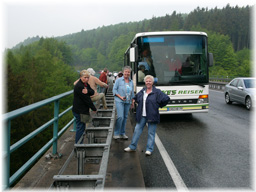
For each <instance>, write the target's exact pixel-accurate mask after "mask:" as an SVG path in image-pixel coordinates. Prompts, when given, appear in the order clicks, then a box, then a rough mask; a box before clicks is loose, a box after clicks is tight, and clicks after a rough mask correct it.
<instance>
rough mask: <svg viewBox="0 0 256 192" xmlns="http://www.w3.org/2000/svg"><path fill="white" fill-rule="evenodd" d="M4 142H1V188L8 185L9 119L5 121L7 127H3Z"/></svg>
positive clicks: (5, 187)
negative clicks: (2, 155)
mask: <svg viewBox="0 0 256 192" xmlns="http://www.w3.org/2000/svg"><path fill="white" fill-rule="evenodd" d="M3 132H4V137H3V139H4V143H3V151H4V158H3V161H4V162H3V165H4V166H3V170H4V171H3V189H4V190H5V189H8V188H9V187H10V180H9V178H10V155H11V154H10V143H11V120H8V121H7V128H6V129H4V131H3Z"/></svg>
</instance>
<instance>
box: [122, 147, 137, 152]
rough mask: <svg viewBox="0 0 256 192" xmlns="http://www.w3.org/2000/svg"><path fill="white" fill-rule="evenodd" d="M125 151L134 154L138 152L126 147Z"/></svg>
mask: <svg viewBox="0 0 256 192" xmlns="http://www.w3.org/2000/svg"><path fill="white" fill-rule="evenodd" d="M124 151H126V152H132V151H136V150H133V149H131V148H130V147H126V148H125V149H124Z"/></svg>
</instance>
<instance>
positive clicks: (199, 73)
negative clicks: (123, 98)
mask: <svg viewBox="0 0 256 192" xmlns="http://www.w3.org/2000/svg"><path fill="white" fill-rule="evenodd" d="M124 65H129V66H130V67H131V68H132V69H133V70H132V74H131V78H132V79H133V81H134V85H135V86H134V87H135V90H134V91H135V93H138V92H139V91H140V90H141V89H142V88H143V86H144V85H145V84H144V81H143V78H144V77H145V75H148V74H150V75H152V76H154V77H155V83H154V84H155V86H156V87H157V88H159V89H161V90H162V91H163V92H164V93H166V94H167V95H168V96H169V97H170V99H171V100H170V102H169V104H168V105H167V106H166V107H164V108H160V109H159V110H160V114H173V113H196V112H208V109H209V85H208V83H209V70H208V69H209V66H212V65H213V55H212V53H208V44H207V34H206V33H204V32H192V31H190V32H189V31H176V32H174V31H163V32H145V33H138V34H136V35H135V37H134V39H133V40H132V42H131V45H130V46H129V47H128V49H127V50H126V52H125V58H124Z"/></svg>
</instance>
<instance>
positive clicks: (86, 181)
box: [51, 92, 115, 190]
mask: <svg viewBox="0 0 256 192" xmlns="http://www.w3.org/2000/svg"><path fill="white" fill-rule="evenodd" d="M106 102H107V107H108V109H107V110H104V109H102V105H101V106H100V107H99V109H98V111H97V113H96V115H95V116H93V117H92V120H91V122H90V123H89V126H88V127H87V128H86V129H85V135H86V137H87V143H83V144H75V145H74V150H73V151H72V153H71V154H70V156H69V158H68V159H67V161H66V163H65V164H64V166H63V167H62V169H61V171H60V172H59V174H58V175H55V176H54V177H53V179H54V183H53V185H52V186H51V188H55V189H57V190H62V189H64V190H72V189H79V188H80V189H81V188H83V190H85V189H89V190H90V189H100V190H103V189H104V185H105V180H106V174H107V166H108V159H109V152H110V145H111V141H112V136H113V129H114V123H115V105H114V98H113V95H112V93H111V92H108V93H107V95H106ZM82 137H84V135H83V136H82ZM81 139H82V138H81ZM85 142H86V141H85ZM74 155H75V156H76V158H77V174H76V175H74V174H70V175H62V173H63V172H64V171H65V169H66V168H67V167H68V166H69V163H70V161H71V159H72V158H73V156H74ZM90 163H100V166H99V170H95V171H94V174H87V175H86V174H85V169H86V165H88V164H90ZM95 173H97V174H95Z"/></svg>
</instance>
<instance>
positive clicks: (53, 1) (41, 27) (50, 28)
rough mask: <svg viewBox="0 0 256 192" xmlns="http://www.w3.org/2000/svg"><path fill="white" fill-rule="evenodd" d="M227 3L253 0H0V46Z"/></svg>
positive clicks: (10, 45) (242, 3) (242, 4)
mask: <svg viewBox="0 0 256 192" xmlns="http://www.w3.org/2000/svg"><path fill="white" fill-rule="evenodd" d="M195 2H196V3H195ZM199 2H200V3H199ZM228 3H229V4H230V6H236V5H238V6H239V7H243V6H246V5H253V4H255V3H254V0H229V1H228V0H205V1H191V0H176V1H173V0H147V1H146V0H126V1H124V0H118V1H117V0H105V1H104V0H93V1H91V0H82V1H81V0H44V1H42V0H35V1H28V0H2V1H1V9H2V15H1V16H2V19H1V22H2V27H1V28H2V33H3V34H2V39H3V44H2V46H4V47H3V48H12V47H13V46H15V45H16V44H18V43H20V42H22V41H23V40H25V39H26V38H28V37H35V36H37V35H38V36H40V37H57V36H63V35H66V34H71V33H76V32H80V31H81V30H82V29H84V30H89V29H94V28H97V27H102V26H103V25H104V26H108V25H111V24H118V23H121V22H129V21H141V20H143V19H151V18H152V16H156V17H158V16H164V15H166V14H169V15H171V14H172V13H173V11H176V12H177V13H189V12H191V11H193V10H194V9H196V8H197V7H200V8H208V9H211V8H215V7H217V8H223V7H225V6H226V5H227V4H228Z"/></svg>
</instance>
